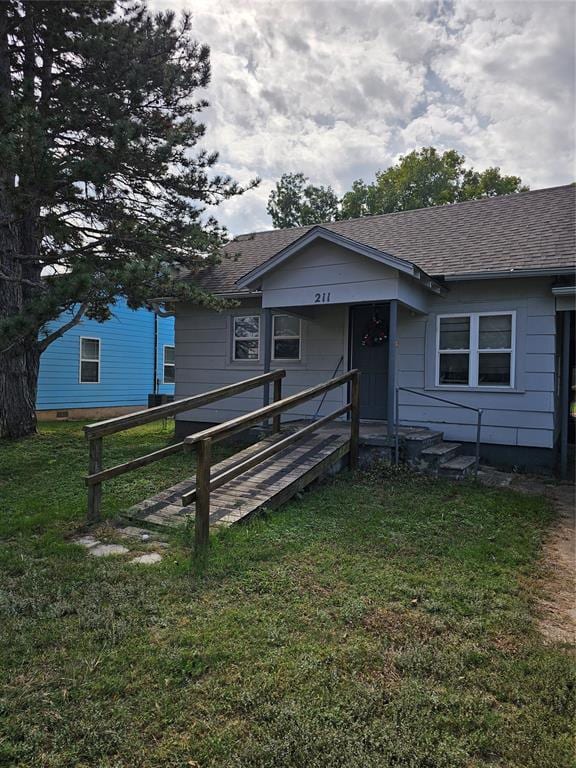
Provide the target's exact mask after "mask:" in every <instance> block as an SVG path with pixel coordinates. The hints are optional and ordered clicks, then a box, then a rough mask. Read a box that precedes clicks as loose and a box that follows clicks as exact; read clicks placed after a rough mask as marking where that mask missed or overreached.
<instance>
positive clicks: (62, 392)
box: [37, 299, 174, 411]
mask: <svg viewBox="0 0 576 768" xmlns="http://www.w3.org/2000/svg"><path fill="white" fill-rule="evenodd" d="M112 312H113V317H112V318H111V319H110V320H108V321H107V322H105V323H97V322H96V321H95V320H83V321H82V322H81V323H79V325H77V326H76V327H74V328H72V329H71V330H70V331H68V332H67V333H65V334H64V336H62V338H60V339H58V340H57V341H55V342H54V343H53V344H51V345H50V346H49V347H48V349H47V350H46V352H44V354H43V355H42V357H41V360H40V376H39V382H38V397H37V409H38V410H40V411H42V410H68V409H72V408H111V407H117V406H122V407H136V406H145V405H146V403H147V397H148V394H150V393H151V392H153V391H154V319H155V317H154V313H153V312H149V311H148V310H146V309H139V310H131V309H128V307H127V306H126V302H125V301H124V300H123V299H122V300H119V301H118V303H117V304H115V305H114V306H113V307H112ZM67 319H68V316H67V315H63V316H62V318H61V321H62V323H64V322H66V320H67ZM57 325H58V324H54V327H57ZM82 337H87V338H97V339H100V380H99V383H97V384H96V383H90V384H88V383H82V384H81V383H80V339H81V338H82ZM173 344H174V319H173V318H172V317H167V318H162V317H159V318H158V350H157V374H158V378H159V381H160V384H159V387H158V392H160V393H163V394H173V393H174V385H173V384H164V383H163V382H164V377H163V371H164V346H165V345H170V346H173Z"/></svg>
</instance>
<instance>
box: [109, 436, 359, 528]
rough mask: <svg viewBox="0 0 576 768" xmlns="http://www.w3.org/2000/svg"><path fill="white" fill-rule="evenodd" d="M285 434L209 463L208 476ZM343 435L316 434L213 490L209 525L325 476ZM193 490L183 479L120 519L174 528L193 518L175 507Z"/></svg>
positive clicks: (189, 510) (271, 504)
mask: <svg viewBox="0 0 576 768" xmlns="http://www.w3.org/2000/svg"><path fill="white" fill-rule="evenodd" d="M282 437H285V434H280V435H274V436H270V437H266V438H265V439H264V440H261V441H260V442H258V443H255V444H254V445H251V446H249V447H248V448H245V449H244V450H242V451H240V452H239V453H236V454H235V455H234V456H230V457H229V458H227V459H224V461H221V462H219V463H218V464H215V465H214V466H213V467H212V469H211V473H210V474H211V477H215V476H216V475H218V474H220V473H222V472H223V471H224V470H226V469H230V468H231V467H233V466H234V465H236V464H239V463H240V462H241V461H243V460H245V459H247V458H249V457H250V456H252V455H253V454H255V453H258V452H259V451H261V450H263V449H264V448H266V447H267V446H269V445H271V444H272V443H274V442H276V441H277V440H279V439H281V438H282ZM349 444H350V440H349V436H347V435H343V434H341V433H339V432H337V431H334V432H331V431H329V430H321V431H319V432H318V433H317V434H313V435H312V436H310V437H308V438H307V439H305V440H303V441H302V443H296V445H293V446H290V447H288V448H286V449H285V450H283V451H280V452H279V453H277V454H275V455H274V456H272V457H271V458H269V459H267V460H265V461H263V462H262V463H260V464H258V465H257V466H256V467H253V468H252V469H249V470H247V471H246V472H244V473H243V474H241V475H239V476H238V477H236V478H235V479H234V480H231V481H230V482H229V483H226V484H225V485H223V486H222V487H221V488H217V489H216V490H214V491H212V493H211V494H210V525H211V526H228V525H231V524H232V523H236V522H239V521H240V520H243V519H245V518H247V517H249V516H251V515H253V514H255V513H256V512H258V511H260V510H262V509H274V508H275V507H278V506H280V504H283V503H284V502H286V501H288V500H289V499H290V498H291V497H292V496H294V495H295V494H296V493H298V492H299V491H301V490H303V489H304V488H305V487H306V486H307V485H309V484H310V483H311V482H313V481H314V480H316V479H317V478H318V477H320V476H322V475H323V474H325V473H326V472H327V471H328V469H329V468H330V466H331V465H333V464H335V463H337V462H338V461H339V460H340V459H341V458H343V456H345V455H346V453H347V452H348V450H349ZM194 488H195V477H190V478H187V479H186V480H183V481H182V482H180V483H177V484H176V485H173V486H171V487H170V488H167V489H166V490H164V491H161V492H160V493H157V494H155V495H154V496H151V497H150V498H148V499H146V500H145V501H143V502H141V503H139V504H136V505H135V506H133V507H131V508H130V509H129V510H128V511H127V512H126V513H125V514H124V517H125V518H127V519H129V520H131V521H137V522H138V523H139V524H140V525H145V526H151V527H160V528H163V527H167V528H175V527H177V526H180V525H184V524H186V523H187V522H188V521H189V520H191V519H193V518H194V514H195V505H194V504H190V505H188V506H182V505H181V498H182V496H183V495H184V494H185V493H189V492H190V491H192V490H194Z"/></svg>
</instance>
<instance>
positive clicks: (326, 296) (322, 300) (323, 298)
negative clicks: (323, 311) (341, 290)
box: [314, 292, 330, 304]
mask: <svg viewBox="0 0 576 768" xmlns="http://www.w3.org/2000/svg"><path fill="white" fill-rule="evenodd" d="M329 301H330V293H329V292H328V293H315V294H314V304H327V303H328V302H329Z"/></svg>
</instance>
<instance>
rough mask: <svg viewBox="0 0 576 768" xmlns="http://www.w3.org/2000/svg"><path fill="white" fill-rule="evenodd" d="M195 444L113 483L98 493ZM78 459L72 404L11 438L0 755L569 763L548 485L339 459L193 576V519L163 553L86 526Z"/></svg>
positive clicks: (232, 761) (139, 493)
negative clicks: (332, 470) (97, 538)
mask: <svg viewBox="0 0 576 768" xmlns="http://www.w3.org/2000/svg"><path fill="white" fill-rule="evenodd" d="M168 436H169V431H168V429H167V430H166V431H162V430H158V431H154V430H152V429H150V428H143V429H139V430H135V431H133V432H131V433H128V434H127V435H124V436H123V437H121V438H118V437H117V438H114V439H109V440H107V441H106V442H105V450H106V460H107V462H108V463H112V461H115V460H117V459H122V458H128V457H129V456H133V455H136V454H138V453H140V452H143V451H142V450H141V449H142V448H143V449H144V450H153V449H154V448H156V447H160V446H162V445H164V444H166V441H167V439H168ZM190 462H191V458H190V457H189V456H179V457H173V458H171V459H168V460H166V461H164V462H161V463H158V464H156V465H152V467H147V468H145V469H143V470H140V471H138V472H136V473H134V474H132V475H128V476H126V477H124V478H119V479H118V480H117V481H116V482H114V483H109V484H107V485H106V486H105V496H104V498H105V510H106V512H107V513H108V514H109V515H112V516H113V515H114V514H116V513H117V512H118V511H119V510H121V509H122V508H125V507H126V506H127V505H129V504H130V503H133V502H135V501H137V500H139V499H141V498H143V497H144V496H146V495H147V494H149V493H151V492H153V491H154V490H156V489H160V488H161V487H162V486H163V485H165V484H167V483H170V482H172V481H175V480H177V479H178V478H181V477H182V476H183V473H185V472H186V471H187V470H188V468H189V465H190ZM85 465H86V447H85V445H84V442H83V439H82V434H81V429H80V427H79V426H78V425H75V424H56V425H43V427H42V430H41V434H40V435H39V436H38V437H35V438H32V439H29V440H25V441H23V442H21V443H18V444H1V445H0V495H1V498H2V502H1V507H2V512H1V516H0V526H1V529H0V535H1V536H2V541H3V545H2V548H1V553H0V565H1V569H2V571H1V591H0V610H1V614H2V615H1V617H0V626H1V631H0V653H1V654H2V658H1V664H0V669H1V670H2V672H1V673H0V674H2V676H3V680H2V694H1V699H0V716H1V718H2V721H1V722H2V725H1V726H0V728H1V730H0V765H3V766H22V767H25V768H28V767H30V768H36V767H37V766H41V767H42V768H56V766H58V768H60V767H62V766H74V768H82V767H83V766H98V767H99V768H124V767H126V768H128V767H130V768H140V767H142V768H152V767H153V766H154V767H156V766H158V767H160V766H162V767H163V768H164V767H174V768H176V767H178V768H180V767H182V768H186V767H188V768H190V767H191V766H192V767H194V766H196V767H198V766H200V767H201V768H215V767H216V766H218V767H219V768H220V767H222V768H320V767H322V768H328V767H329V768H333V767H334V768H336V767H340V766H342V767H344V766H345V767H346V768H355V767H358V768H359V767H360V766H362V768H372V767H374V768H375V767H376V766H378V768H382V767H383V766H395V767H399V766H401V767H405V768H444V767H446V768H453V767H454V768H458V767H459V766H462V768H480V767H481V766H482V767H486V768H487V767H488V766H490V768H494V766H501V767H504V766H505V767H506V768H532V767H533V768H548V767H549V768H564V767H567V766H573V765H574V764H575V763H574V758H573V740H572V733H571V729H572V723H573V718H574V714H575V712H574V709H575V704H574V682H575V679H574V665H573V663H572V657H571V655H570V653H569V650H568V649H567V648H563V647H561V646H550V645H544V644H543V642H542V641H541V639H540V637H539V636H538V634H537V632H536V630H535V626H534V620H533V599H534V589H535V587H534V585H535V584H537V581H536V576H537V573H538V559H537V558H538V554H539V550H540V544H541V541H542V536H543V534H544V533H545V530H546V527H547V526H548V525H549V523H550V521H551V516H552V512H551V510H550V508H549V507H548V505H547V503H546V502H545V501H544V500H542V499H539V498H534V497H528V496H520V495H517V494H515V493H513V492H511V491H507V490H496V489H488V488H481V487H478V486H475V485H474V484H464V485H454V484H451V483H448V482H441V481H432V480H424V479H422V478H419V477H414V476H411V475H409V474H405V473H394V472H390V471H389V470H388V471H387V470H386V469H385V468H380V469H379V471H374V472H372V473H368V474H358V475H355V476H351V475H349V474H346V473H344V474H342V475H340V476H339V477H338V478H337V479H336V480H334V481H332V482H330V483H327V484H324V485H322V486H319V487H318V488H317V489H316V490H314V491H312V492H310V493H307V494H305V495H304V496H303V497H302V498H301V499H300V500H296V501H293V502H292V503H291V504H289V505H287V506H285V507H284V508H283V509H282V510H279V511H277V512H275V513H274V514H273V515H271V516H270V517H268V518H265V519H260V520H257V521H254V522H253V523H252V524H250V525H245V526H238V527H236V528H234V529H229V530H227V531H225V532H223V533H221V534H219V535H218V536H217V537H215V538H214V539H213V541H212V546H211V552H210V560H209V563H208V565H207V568H206V570H205V572H203V573H202V574H198V573H197V572H196V571H195V569H194V568H193V567H192V566H191V564H190V558H189V552H188V550H187V548H186V547H185V545H184V544H185V542H184V540H183V538H182V537H175V538H174V539H173V540H172V541H171V543H170V546H169V548H168V549H167V550H166V551H165V553H164V558H163V561H162V562H161V563H160V564H159V565H156V566H153V567H148V568H144V567H136V566H131V565H130V564H129V563H128V562H127V561H126V560H125V559H123V558H108V559H102V560H100V559H96V558H90V557H88V556H87V555H86V552H85V551H84V550H83V549H81V548H80V547H78V546H76V545H74V544H72V543H71V542H70V536H71V534H72V533H73V532H74V531H75V530H77V529H78V528H79V527H80V526H81V525H82V523H83V515H84V507H85V495H84V490H83V486H82V483H81V481H80V479H79V478H80V477H81V475H82V474H83V473H84V472H85Z"/></svg>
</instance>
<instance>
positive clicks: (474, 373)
mask: <svg viewBox="0 0 576 768" xmlns="http://www.w3.org/2000/svg"><path fill="white" fill-rule="evenodd" d="M503 315H506V316H508V317H511V318H512V322H511V329H510V341H511V347H509V348H503V347H501V348H499V349H479V347H478V341H479V328H480V318H481V317H498V316H503ZM446 317H468V318H470V341H469V346H468V349H446V350H441V349H440V322H441V320H442V319H443V318H446ZM483 352H485V353H487V354H489V353H493V354H497V353H502V354H509V355H510V383H509V384H480V383H479V382H478V368H479V361H480V354H481V353H483ZM441 354H443V355H458V354H462V355H465V354H467V355H468V360H469V363H468V384H441V383H440V355H441ZM434 381H435V386H436V387H438V388H439V389H474V390H480V391H483V390H490V389H501V390H510V389H514V387H515V384H516V311H515V310H507V311H499V312H453V313H451V314H447V315H437V316H436V375H435V379H434Z"/></svg>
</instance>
